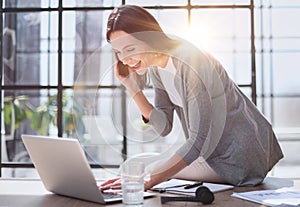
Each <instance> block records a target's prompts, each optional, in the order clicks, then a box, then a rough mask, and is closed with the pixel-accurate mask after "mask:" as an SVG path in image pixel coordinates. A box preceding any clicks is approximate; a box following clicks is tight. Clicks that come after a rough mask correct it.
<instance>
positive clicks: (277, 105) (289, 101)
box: [273, 97, 300, 128]
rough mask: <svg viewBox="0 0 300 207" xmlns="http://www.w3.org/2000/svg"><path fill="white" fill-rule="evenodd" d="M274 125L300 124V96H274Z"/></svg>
mask: <svg viewBox="0 0 300 207" xmlns="http://www.w3.org/2000/svg"><path fill="white" fill-rule="evenodd" d="M273 101H274V127H277V128H278V127H279V128H283V127H298V128H299V126H300V116H295V114H299V105H300V98H299V97H294V98H274V100H273Z"/></svg>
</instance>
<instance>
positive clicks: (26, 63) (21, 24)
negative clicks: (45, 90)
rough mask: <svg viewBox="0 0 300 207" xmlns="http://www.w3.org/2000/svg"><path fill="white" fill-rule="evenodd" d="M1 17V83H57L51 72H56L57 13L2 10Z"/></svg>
mask: <svg viewBox="0 0 300 207" xmlns="http://www.w3.org/2000/svg"><path fill="white" fill-rule="evenodd" d="M4 18H5V21H4V28H3V39H4V44H3V56H4V57H3V62H4V77H5V78H4V79H5V80H4V84H6V85H13V84H20V85H40V84H42V85H43V84H46V85H48V84H56V83H57V82H56V81H55V80H57V77H55V78H52V77H50V76H51V75H54V74H57V72H56V71H57V21H55V20H56V19H57V13H56V12H50V13H49V12H41V13H39V12H34V13H21V12H20V13H5V17H4ZM16 21H17V22H18V24H17V25H18V26H17V25H16V24H15V22H16ZM49 24H50V26H49ZM16 26H17V27H16ZM50 74H51V75H50Z"/></svg>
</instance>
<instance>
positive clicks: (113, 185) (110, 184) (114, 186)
mask: <svg viewBox="0 0 300 207" xmlns="http://www.w3.org/2000/svg"><path fill="white" fill-rule="evenodd" d="M99 189H100V190H101V191H106V190H120V189H121V179H120V178H113V179H109V180H107V181H105V182H104V183H102V184H101V185H100V186H99Z"/></svg>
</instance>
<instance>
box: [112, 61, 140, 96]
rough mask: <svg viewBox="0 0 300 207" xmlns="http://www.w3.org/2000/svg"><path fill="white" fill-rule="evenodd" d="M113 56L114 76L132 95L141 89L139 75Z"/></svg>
mask: <svg viewBox="0 0 300 207" xmlns="http://www.w3.org/2000/svg"><path fill="white" fill-rule="evenodd" d="M114 56H115V65H114V74H115V77H116V78H117V79H118V80H119V81H120V82H121V83H122V85H124V86H125V88H126V89H127V90H128V92H129V93H130V95H131V96H132V97H133V96H135V95H136V94H137V93H138V92H140V91H141V90H142V88H141V83H140V81H141V80H140V78H139V77H138V76H139V75H138V74H137V73H136V72H135V71H134V70H132V69H130V67H129V66H128V65H124V64H123V63H122V62H121V61H120V60H118V59H117V58H116V55H114Z"/></svg>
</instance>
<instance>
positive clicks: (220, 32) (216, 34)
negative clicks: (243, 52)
mask: <svg viewBox="0 0 300 207" xmlns="http://www.w3.org/2000/svg"><path fill="white" fill-rule="evenodd" d="M249 18H250V17H249V13H248V12H247V11H245V10H238V9H235V10H232V9H230V10H228V9H210V10H207V9H193V10H192V13H191V29H190V30H191V31H190V33H192V35H193V38H192V40H191V41H192V42H195V43H196V44H197V45H198V46H200V47H204V48H206V49H208V50H213V48H214V47H216V48H222V45H223V44H227V43H228V40H227V39H224V38H228V39H229V38H232V39H233V40H234V41H236V39H239V38H242V37H243V38H244V37H250V21H249V20H250V19H249ZM224 42H225V43H224ZM232 43H234V42H232ZM214 45H215V46H214ZM244 45H245V44H244ZM246 45H247V44H246ZM233 48H234V47H233V45H232V47H231V48H230V47H228V50H232V49H233ZM246 48H249V43H248V45H247V46H246Z"/></svg>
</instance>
